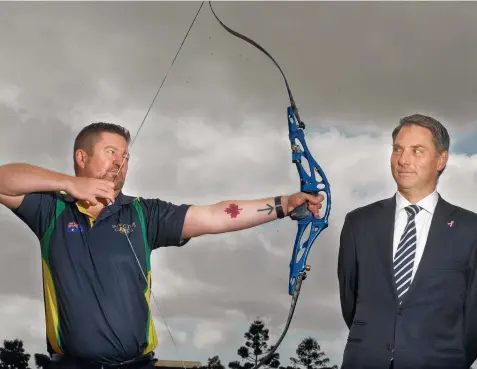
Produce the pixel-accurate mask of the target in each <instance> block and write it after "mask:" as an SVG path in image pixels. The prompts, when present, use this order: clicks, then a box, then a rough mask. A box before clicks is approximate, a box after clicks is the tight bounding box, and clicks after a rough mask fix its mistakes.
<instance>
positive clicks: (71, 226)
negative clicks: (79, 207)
mask: <svg viewBox="0 0 477 369" xmlns="http://www.w3.org/2000/svg"><path fill="white" fill-rule="evenodd" d="M66 231H67V232H69V233H74V232H82V231H83V228H82V227H81V226H80V225H79V224H78V223H76V222H69V223H68V226H67V227H66Z"/></svg>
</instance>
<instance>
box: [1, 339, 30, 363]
mask: <svg viewBox="0 0 477 369" xmlns="http://www.w3.org/2000/svg"><path fill="white" fill-rule="evenodd" d="M29 360H30V354H28V353H26V352H25V349H24V348H23V341H22V340H19V339H15V340H13V341H10V340H4V341H3V347H0V369H30V368H29V367H28V361H29Z"/></svg>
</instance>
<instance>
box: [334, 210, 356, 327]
mask: <svg viewBox="0 0 477 369" xmlns="http://www.w3.org/2000/svg"><path fill="white" fill-rule="evenodd" d="M338 282H339V291H340V301H341V313H342V315H343V319H344V321H345V323H346V325H347V326H348V328H349V327H351V324H352V322H353V318H354V314H355V310H356V298H357V293H358V261H357V255H356V243H355V240H354V233H353V227H352V223H351V221H350V215H349V214H347V215H346V218H345V221H344V225H343V229H342V231H341V236H340V247H339V253H338Z"/></svg>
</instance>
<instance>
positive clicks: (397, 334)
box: [338, 195, 477, 369]
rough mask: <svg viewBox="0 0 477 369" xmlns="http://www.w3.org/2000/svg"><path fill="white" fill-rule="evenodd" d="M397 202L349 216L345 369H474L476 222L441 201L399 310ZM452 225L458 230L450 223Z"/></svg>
mask: <svg viewBox="0 0 477 369" xmlns="http://www.w3.org/2000/svg"><path fill="white" fill-rule="evenodd" d="M395 207H396V201H395V196H393V197H392V198H389V199H386V200H381V201H377V202H375V203H373V204H370V205H367V206H364V207H361V208H358V209H356V210H354V211H352V212H350V213H348V214H347V215H346V218H345V222H344V226H343V229H342V232H341V238H340V250H339V257H338V280H339V290H340V299H341V310H342V314H343V318H344V321H345V322H346V325H347V326H348V328H349V330H350V331H349V335H348V340H347V343H346V348H345V351H344V355H343V363H342V366H341V368H342V369H388V368H389V367H390V361H391V359H392V361H393V367H394V369H469V368H470V366H471V365H472V363H473V362H474V360H475V359H476V358H477V276H476V262H477V255H476V247H477V214H475V213H473V212H470V211H468V210H465V209H462V208H460V207H458V206H454V205H452V204H450V203H448V202H447V201H445V200H444V199H442V197H441V196H440V195H439V200H438V202H437V205H436V208H435V212H434V216H433V218H432V223H431V227H430V230H429V235H428V239H427V243H426V246H425V250H424V254H423V256H422V259H421V261H420V264H419V267H418V269H417V272H416V275H415V277H414V280H413V282H412V284H411V287H410V289H409V291H408V292H407V293H406V296H405V298H404V301H403V302H402V304H401V305H399V303H398V299H397V294H396V286H395V283H394V278H393V273H392V258H393V234H394V219H395ZM452 222H453V223H452Z"/></svg>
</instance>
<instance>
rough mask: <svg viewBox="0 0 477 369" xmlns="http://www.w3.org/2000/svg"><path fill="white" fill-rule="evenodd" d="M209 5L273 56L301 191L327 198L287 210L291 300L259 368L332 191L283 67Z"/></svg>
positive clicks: (297, 286)
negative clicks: (292, 233) (319, 205)
mask: <svg viewBox="0 0 477 369" xmlns="http://www.w3.org/2000/svg"><path fill="white" fill-rule="evenodd" d="M209 6H210V10H211V11H212V14H213V15H214V17H215V19H216V20H217V21H218V22H219V23H220V25H221V26H222V27H223V28H224V29H225V30H226V31H228V32H229V33H231V34H232V35H234V36H236V37H238V38H240V39H242V40H244V41H246V42H248V43H250V44H251V45H253V46H255V47H256V48H258V49H259V50H260V51H262V52H263V53H264V54H265V55H267V56H268V57H269V58H270V59H271V60H272V62H273V63H274V64H275V66H276V67H277V68H278V70H279V71H280V73H281V75H282V77H283V80H284V82H285V87H286V90H287V93H288V97H289V100H290V105H289V107H288V109H287V115H288V132H289V134H288V136H289V139H290V145H291V152H292V162H293V163H294V164H295V165H296V168H297V171H298V175H299V177H300V190H301V191H302V192H306V193H310V194H314V195H318V193H320V192H322V193H323V195H324V197H325V201H326V209H325V212H324V215H323V217H321V218H319V219H316V218H315V217H314V216H313V215H312V214H311V212H310V211H309V210H308V204H306V203H305V204H303V205H302V206H300V207H298V208H297V209H295V210H294V211H292V212H291V214H290V218H291V219H292V220H296V221H297V224H298V229H297V235H296V238H295V244H294V247H293V253H292V258H291V261H290V278H289V285H288V293H289V295H291V296H292V302H291V306H290V310H289V313H288V319H287V322H286V324H285V328H284V330H283V332H282V334H281V335H280V338H279V339H278V341H277V343H276V344H275V345H274V346H273V347H272V349H271V350H270V351H269V352H268V354H267V355H266V356H265V357H264V358H262V360H260V361H259V363H258V364H257V365H255V366H254V367H253V368H252V369H258V368H259V367H260V366H262V365H263V364H266V363H268V362H270V360H271V358H272V355H273V354H274V353H275V351H276V350H277V348H278V346H279V345H280V344H281V342H282V340H283V338H284V337H285V335H286V333H287V331H288V328H289V326H290V323H291V320H292V318H293V314H294V312H295V307H296V303H297V300H298V296H299V294H300V290H301V285H302V282H303V280H305V278H306V271H309V270H310V267H309V266H308V265H307V264H306V260H307V258H308V255H309V252H310V249H311V247H312V245H313V243H314V242H315V240H316V239H317V238H318V236H319V235H320V233H321V232H322V231H323V230H324V229H326V228H327V227H328V217H329V214H330V210H331V191H330V184H329V182H328V180H327V178H326V175H325V173H324V171H323V169H322V168H321V167H320V165H319V164H318V163H317V161H316V160H315V159H314V157H313V155H312V154H311V152H310V150H309V148H308V145H307V143H306V140H305V133H304V130H305V123H303V122H302V121H301V119H300V116H299V113H298V108H297V106H296V103H295V100H294V98H293V94H292V92H291V88H290V86H289V84H288V81H287V79H286V77H285V73H283V70H282V69H281V67H280V66H279V65H278V63H277V62H276V60H275V59H274V58H273V57H272V56H271V55H270V54H269V53H268V52H267V51H266V50H265V49H264V48H263V47H262V46H260V45H259V44H258V43H256V42H255V41H253V40H252V39H250V38H248V37H246V36H244V35H242V34H241V33H239V32H237V31H234V30H233V29H231V28H230V27H228V26H227V25H225V24H224V23H223V22H222V21H221V20H220V19H219V17H218V16H217V14H216V13H215V12H214V9H213V8H212V2H211V0H209ZM303 161H306V162H307V164H308V165H307V167H308V168H306V166H305V165H303ZM307 169H308V170H307ZM307 230H308V231H309V233H308V237H306V234H307Z"/></svg>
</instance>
